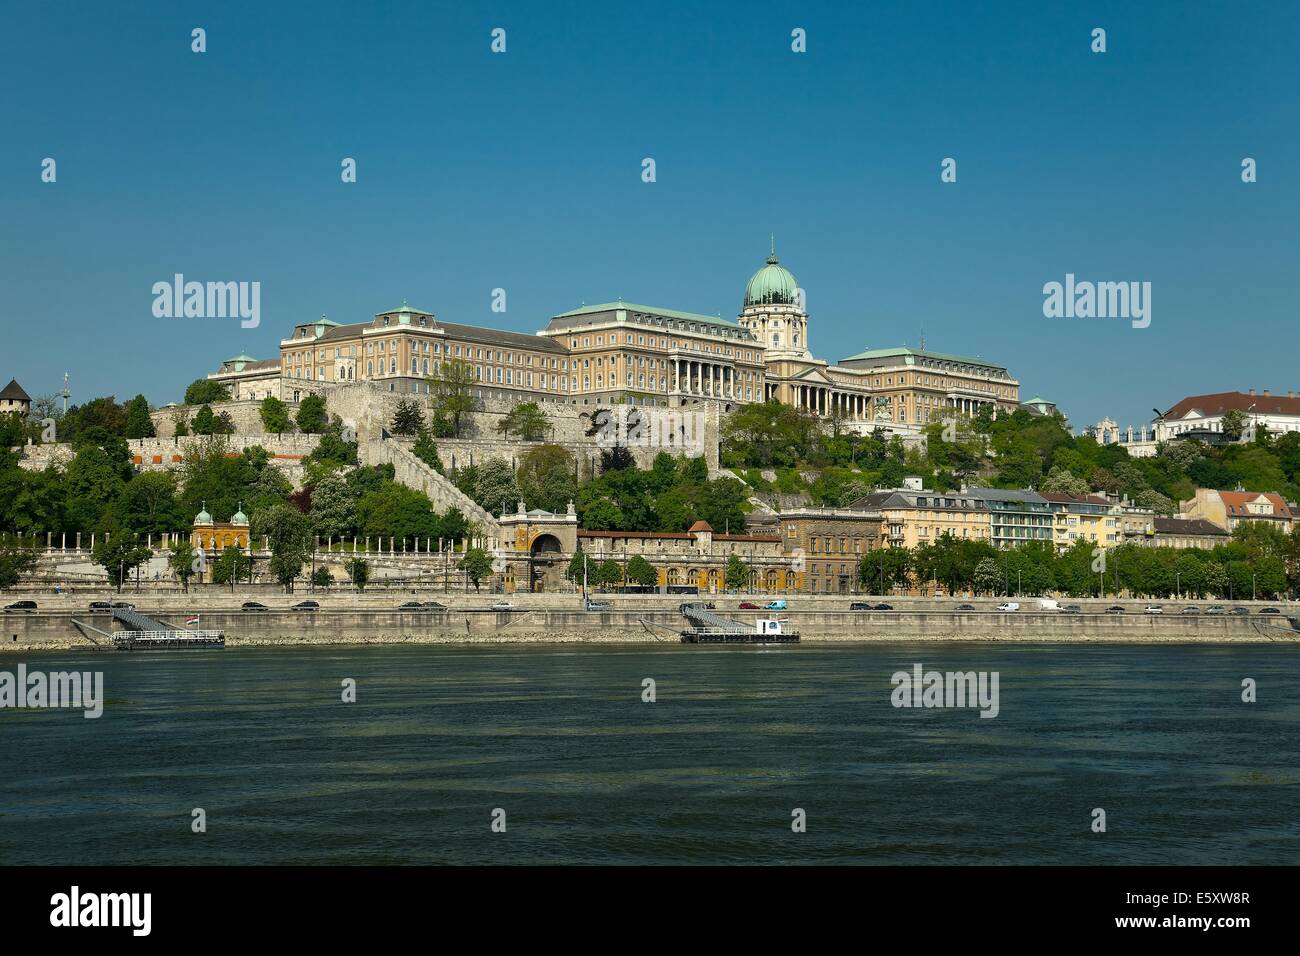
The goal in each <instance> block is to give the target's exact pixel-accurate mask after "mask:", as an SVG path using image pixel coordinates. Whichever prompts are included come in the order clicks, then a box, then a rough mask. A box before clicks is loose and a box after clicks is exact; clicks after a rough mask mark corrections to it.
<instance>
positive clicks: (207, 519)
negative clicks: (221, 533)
mask: <svg viewBox="0 0 1300 956" xmlns="http://www.w3.org/2000/svg"><path fill="white" fill-rule="evenodd" d="M194 523H195V524H212V515H210V514H208V503H207V502H206V501H205V502H203V507H202V508H201V509H200V510H199V513H198V514H197V515H195V516H194Z"/></svg>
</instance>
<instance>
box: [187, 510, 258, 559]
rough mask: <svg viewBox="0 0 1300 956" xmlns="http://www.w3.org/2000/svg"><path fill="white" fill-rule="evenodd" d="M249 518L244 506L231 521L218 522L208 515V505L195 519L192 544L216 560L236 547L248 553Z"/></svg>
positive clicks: (191, 533)
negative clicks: (226, 550)
mask: <svg viewBox="0 0 1300 956" xmlns="http://www.w3.org/2000/svg"><path fill="white" fill-rule="evenodd" d="M249 540H250V538H249V532H248V516H247V515H245V514H244V510H243V506H242V505H241V506H240V509H239V510H238V511H236V512H235V513H234V514H233V515H231V517H230V521H228V522H225V521H217V520H215V519H214V518H213V517H212V515H210V514H208V506H207V503H206V502H204V504H203V508H202V510H201V511H200V512H199V513H198V514H197V515H196V516H195V517H194V525H193V529H192V530H191V532H190V544H191V545H192V546H193V547H194V548H195V549H196V550H202V551H203V552H204V553H205V554H207V556H208V557H209V558H216V557H217V556H219V555H220V554H221V552H222V551H224V550H225V549H226V548H230V547H235V548H239V549H240V550H241V551H247V550H248V545H249Z"/></svg>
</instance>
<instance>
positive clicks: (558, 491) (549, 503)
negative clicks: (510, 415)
mask: <svg viewBox="0 0 1300 956" xmlns="http://www.w3.org/2000/svg"><path fill="white" fill-rule="evenodd" d="M515 480H516V482H517V483H518V486H519V494H520V495H521V496H522V497H523V499H524V503H525V505H526V506H527V507H529V508H544V509H545V510H547V511H554V512H563V511H565V510H566V509H567V508H568V506H569V502H570V501H572V500H573V499H574V496H575V495H576V494H577V493H578V483H577V480H576V478H575V477H574V462H573V456H572V455H570V454H569V452H568V451H566V450H565V449H564V448H561V447H560V446H559V445H537V446H536V447H534V448H530V449H528V451H527V453H525V454H524V456H523V457H522V458H521V459H520V461H519V470H518V472H516V474H515Z"/></svg>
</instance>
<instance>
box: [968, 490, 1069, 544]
mask: <svg viewBox="0 0 1300 956" xmlns="http://www.w3.org/2000/svg"><path fill="white" fill-rule="evenodd" d="M966 493H967V494H968V495H969V497H971V498H974V499H977V500H979V501H982V502H983V503H984V506H985V507H986V508H987V509H988V514H989V542H990V543H991V544H992V545H993V546H994V547H995V548H1015V547H1019V546H1021V545H1025V544H1029V543H1031V542H1034V541H1041V542H1045V543H1051V542H1052V540H1053V525H1054V524H1055V522H1054V520H1053V516H1052V506H1051V505H1050V504H1049V503H1048V501H1047V499H1046V498H1044V497H1043V496H1042V495H1040V494H1039V493H1038V492H1036V491H1031V490H1029V489H1027V488H1026V489H1024V490H1012V491H1006V490H1003V489H1001V488H968V489H966Z"/></svg>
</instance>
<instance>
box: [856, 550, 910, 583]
mask: <svg viewBox="0 0 1300 956" xmlns="http://www.w3.org/2000/svg"><path fill="white" fill-rule="evenodd" d="M911 567H912V555H911V554H910V553H909V552H908V550H907V549H906V548H881V549H879V550H877V551H873V552H871V553H870V554H865V555H863V556H862V559H861V560H860V561H859V562H858V583H859V584H860V585H861V586H862V587H864V588H868V589H871V588H879V589H880V591H879V593H881V594H887V593H889V589H890V588H893V587H897V586H902V585H905V584H907V582H908V574H909V572H910V571H911Z"/></svg>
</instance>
